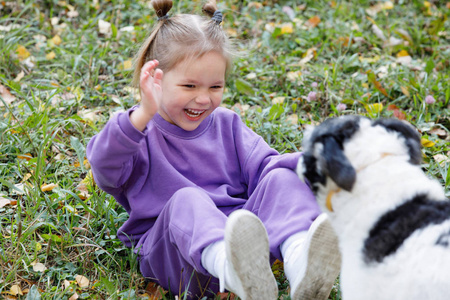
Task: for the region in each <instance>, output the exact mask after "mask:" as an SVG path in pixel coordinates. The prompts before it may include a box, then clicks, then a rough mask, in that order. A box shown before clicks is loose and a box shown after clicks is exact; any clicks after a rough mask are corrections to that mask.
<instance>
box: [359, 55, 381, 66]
mask: <svg viewBox="0 0 450 300" xmlns="http://www.w3.org/2000/svg"><path fill="white" fill-rule="evenodd" d="M380 59H381V57H380V56H379V55H375V56H374V57H362V56H360V57H359V61H360V62H367V63H369V64H372V63H376V62H377V61H379V60H380Z"/></svg>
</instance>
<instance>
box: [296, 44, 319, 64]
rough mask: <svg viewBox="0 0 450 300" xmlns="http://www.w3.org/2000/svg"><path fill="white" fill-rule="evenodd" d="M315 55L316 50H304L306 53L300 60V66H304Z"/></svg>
mask: <svg viewBox="0 0 450 300" xmlns="http://www.w3.org/2000/svg"><path fill="white" fill-rule="evenodd" d="M316 55H317V48H315V47H313V48H309V49H308V50H306V53H305V54H303V58H302V59H301V60H300V66H304V65H306V64H307V63H308V62H309V61H311V60H312V59H313V58H314V57H316Z"/></svg>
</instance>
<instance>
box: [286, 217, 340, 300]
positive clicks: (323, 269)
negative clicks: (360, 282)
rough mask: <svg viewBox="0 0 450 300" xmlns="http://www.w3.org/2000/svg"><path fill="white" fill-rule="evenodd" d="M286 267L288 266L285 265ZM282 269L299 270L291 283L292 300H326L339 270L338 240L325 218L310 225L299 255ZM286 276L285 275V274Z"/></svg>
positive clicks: (319, 218)
mask: <svg viewBox="0 0 450 300" xmlns="http://www.w3.org/2000/svg"><path fill="white" fill-rule="evenodd" d="M286 263H287V264H288V265H286ZM285 268H288V269H289V270H290V272H291V273H292V270H298V272H297V274H296V276H292V277H294V278H288V279H290V280H291V281H290V283H291V300H326V299H328V296H329V295H330V292H331V289H332V288H333V285H334V283H335V280H336V278H337V276H338V275H339V271H340V268H341V254H340V251H339V246H338V240H337V236H336V234H335V232H334V229H333V228H332V227H331V224H330V221H329V220H328V217H327V215H326V214H321V215H320V216H319V217H317V219H316V220H315V221H314V222H313V223H312V225H311V227H310V229H309V230H308V234H307V236H306V240H305V241H304V242H303V244H302V247H301V250H300V253H298V254H297V255H296V254H292V255H291V257H290V259H289V261H286V262H285ZM286 273H288V272H286Z"/></svg>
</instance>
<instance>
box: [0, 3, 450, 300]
mask: <svg viewBox="0 0 450 300" xmlns="http://www.w3.org/2000/svg"><path fill="white" fill-rule="evenodd" d="M380 3H385V5H384V6H378V7H377V6H376V5H378V4H380ZM449 3H450V2H445V1H430V2H427V1H418V0H414V1H406V0H399V1H395V2H394V3H389V2H388V3H387V4H386V2H377V1H359V2H358V3H356V4H355V2H351V1H309V0H308V1H302V2H301V4H298V1H265V2H262V3H261V2H248V1H237V0H225V1H223V2H221V3H220V6H221V7H222V8H223V10H224V12H225V22H224V27H225V28H226V30H227V31H228V33H229V34H230V35H231V36H232V37H233V39H234V41H235V42H236V45H237V47H238V48H239V50H242V53H243V55H242V57H239V58H238V59H237V60H236V64H235V67H234V69H233V70H232V72H231V75H230V77H229V78H228V84H227V86H228V87H227V90H226V93H225V96H224V102H223V103H224V105H225V106H226V107H229V108H232V109H234V110H236V111H238V112H240V113H241V115H242V118H243V120H244V121H245V122H246V123H247V125H248V126H250V127H251V128H253V130H255V131H256V132H257V133H258V134H260V135H261V136H263V137H264V138H265V139H266V140H267V141H268V142H269V143H270V145H272V146H273V147H274V148H276V149H277V150H279V151H280V152H292V151H299V150H301V139H302V129H303V128H304V126H306V125H308V124H316V123H318V122H321V121H323V120H324V119H325V118H329V117H334V116H338V115H343V114H360V115H366V116H369V117H397V118H401V119H405V120H407V121H409V122H411V123H412V124H414V125H415V126H416V127H417V128H418V129H419V130H420V132H421V134H422V137H423V145H424V148H423V154H424V164H423V168H424V170H426V172H427V173H428V174H429V176H430V177H434V178H436V179H437V180H439V181H440V183H441V184H442V186H443V187H445V190H446V193H447V195H449V194H450V193H449V184H450V172H449V171H448V170H449V151H450V149H449V148H450V147H449V130H450V118H449V116H450V106H449V100H450V84H449V83H450V75H449V74H450V63H449V61H450V32H449V31H448V28H450V20H449V15H450V4H449ZM389 4H392V5H391V6H390V5H389ZM286 7H288V8H286ZM199 9H200V7H199V1H184V2H181V3H180V2H176V3H175V6H174V11H181V12H198V11H199ZM376 10H379V11H376ZM155 19H156V18H155V16H154V14H153V12H152V10H151V9H150V8H149V7H148V1H130V0H109V1H108V0H98V1H84V0H74V1H70V4H69V1H56V0H40V1H31V0H21V1H12V2H5V1H3V2H0V84H1V85H2V86H1V87H0V103H1V104H0V194H1V195H2V196H0V199H1V202H0V203H1V205H0V220H1V222H0V272H1V274H0V293H1V294H0V295H1V296H0V297H3V298H7V299H16V298H21V299H24V298H25V297H26V295H28V296H29V297H30V298H31V299H38V296H40V297H41V298H42V299H69V298H70V297H72V296H73V295H74V293H77V295H78V297H79V299H134V298H146V297H147V299H148V298H149V297H148V293H149V292H147V296H146V294H145V287H146V285H145V283H144V279H143V278H142V276H141V275H140V274H139V270H138V267H137V265H136V263H135V258H134V255H133V253H132V251H131V250H130V249H127V248H125V247H124V246H123V245H122V243H121V242H120V241H119V240H118V239H117V235H116V234H117V229H118V226H119V225H120V224H122V223H123V222H124V220H126V218H127V215H126V213H125V211H124V210H123V209H122V208H121V207H120V206H119V205H118V204H117V203H116V202H115V200H114V199H112V198H111V196H109V195H107V194H105V193H104V192H102V191H100V190H99V189H98V188H96V186H95V184H93V182H92V178H91V177H90V174H89V166H88V164H87V163H86V161H85V159H84V156H85V146H86V144H87V142H88V141H89V139H90V138H91V137H92V135H94V134H95V133H96V132H98V131H99V130H101V128H102V127H103V125H104V124H105V122H106V121H107V120H108V119H109V117H110V116H111V115H112V114H113V113H114V112H116V111H120V110H123V109H127V108H129V107H130V106H132V105H134V104H135V103H136V102H137V99H136V96H135V91H134V90H133V89H131V88H130V87H129V83H130V72H131V70H130V69H129V67H130V59H131V58H132V56H133V55H134V53H135V51H136V50H137V48H136V47H137V46H136V45H138V44H139V42H140V41H142V40H143V39H144V37H145V36H146V35H147V33H148V31H149V29H150V28H151V27H152V25H153V24H154V22H155ZM100 21H106V22H108V23H109V24H110V25H111V27H110V29H109V30H106V31H104V32H103V33H102V32H101V30H100V28H99V22H100ZM129 26H133V27H129ZM380 33H382V35H381V34H380ZM383 37H384V40H383ZM394 38H395V39H394ZM311 92H313V93H311ZM308 95H309V97H308ZM427 96H432V98H433V99H434V100H435V102H434V103H427V102H426V101H425V99H426V98H427ZM427 99H431V98H430V97H428V98H427ZM429 102H430V101H429ZM344 105H345V107H344ZM274 273H275V274H276V275H277V280H278V282H279V284H280V297H281V298H283V299H287V298H288V296H287V291H286V290H287V287H288V284H287V282H286V281H285V278H284V275H283V274H282V268H281V266H279V265H276V266H274ZM81 276H83V277H81ZM86 280H88V286H87V287H84V284H83V283H84V282H86ZM20 293H22V294H24V295H23V296H20ZM33 297H34V298H33ZM330 297H331V299H340V294H339V286H338V284H337V286H336V289H335V290H334V291H333V293H332V295H331V296H330ZM166 298H167V299H173V297H170V296H168V295H167V296H166ZM72 299H73V298H72Z"/></svg>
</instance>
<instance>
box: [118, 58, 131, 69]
mask: <svg viewBox="0 0 450 300" xmlns="http://www.w3.org/2000/svg"><path fill="white" fill-rule="evenodd" d="M132 67H133V61H132V60H131V59H128V60H126V61H124V62H122V63H120V64H119V66H118V69H119V70H130V69H131V68H132Z"/></svg>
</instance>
